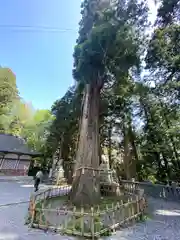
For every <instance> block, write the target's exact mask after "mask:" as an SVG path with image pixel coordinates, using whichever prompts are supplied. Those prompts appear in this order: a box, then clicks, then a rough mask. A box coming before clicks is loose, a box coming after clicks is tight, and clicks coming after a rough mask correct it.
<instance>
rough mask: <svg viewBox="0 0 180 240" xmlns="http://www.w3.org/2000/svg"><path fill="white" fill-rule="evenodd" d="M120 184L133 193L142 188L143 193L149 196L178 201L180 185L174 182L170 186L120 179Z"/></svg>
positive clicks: (179, 199) (179, 198)
mask: <svg viewBox="0 0 180 240" xmlns="http://www.w3.org/2000/svg"><path fill="white" fill-rule="evenodd" d="M121 182H122V185H123V187H124V189H125V190H127V191H128V192H132V193H135V192H137V191H139V190H141V189H143V190H144V194H145V195H146V196H149V197H154V198H161V199H165V200H167V201H175V202H177V201H178V202H179V201H180V187H177V186H176V185H175V184H173V185H172V186H168V185H161V184H153V183H149V182H148V183H147V182H132V181H127V180H122V181H121Z"/></svg>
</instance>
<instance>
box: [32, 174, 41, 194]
mask: <svg viewBox="0 0 180 240" xmlns="http://www.w3.org/2000/svg"><path fill="white" fill-rule="evenodd" d="M42 178H43V172H42V171H41V170H39V171H38V172H37V173H36V177H35V181H34V188H35V190H34V191H35V192H37V191H38V189H39V184H40V182H41V181H42Z"/></svg>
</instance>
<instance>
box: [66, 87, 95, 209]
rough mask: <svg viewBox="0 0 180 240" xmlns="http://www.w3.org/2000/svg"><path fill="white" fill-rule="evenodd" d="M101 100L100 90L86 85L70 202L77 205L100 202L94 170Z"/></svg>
mask: <svg viewBox="0 0 180 240" xmlns="http://www.w3.org/2000/svg"><path fill="white" fill-rule="evenodd" d="M99 99H100V91H99V89H98V88H97V87H96V86H93V87H92V86H91V85H86V92H85V98H84V104H83V114H82V121H81V128H80V137H79V145H78V150H77V156H76V166H75V176H74V179H73V184H72V190H71V193H70V200H71V201H72V203H73V204H75V205H83V206H84V205H94V204H96V203H98V202H99V201H100V181H99V173H98V172H97V171H94V170H92V169H98V168H99ZM79 168H84V169H83V170H82V169H81V170H78V169H79Z"/></svg>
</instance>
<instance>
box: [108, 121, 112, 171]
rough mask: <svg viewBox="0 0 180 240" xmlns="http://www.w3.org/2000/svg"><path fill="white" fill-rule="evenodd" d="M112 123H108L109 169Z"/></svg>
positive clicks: (110, 162) (110, 164)
mask: <svg viewBox="0 0 180 240" xmlns="http://www.w3.org/2000/svg"><path fill="white" fill-rule="evenodd" d="M111 137H112V123H111V122H110V123H109V128H108V158H109V166H110V168H111V167H112V157H111V155H112V140H111Z"/></svg>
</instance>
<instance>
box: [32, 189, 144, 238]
mask: <svg viewBox="0 0 180 240" xmlns="http://www.w3.org/2000/svg"><path fill="white" fill-rule="evenodd" d="M69 190H70V187H69V186H66V187H57V188H54V189H48V190H46V191H45V192H43V193H40V194H37V195H36V196H35V197H32V198H31V201H30V206H29V216H30V218H29V224H30V226H31V227H35V228H40V229H46V230H48V229H49V230H53V231H56V232H61V233H64V234H68V235H76V236H83V237H87V238H91V239H94V238H99V237H100V236H102V235H107V234H109V233H110V232H111V231H115V230H116V229H117V228H118V227H120V226H121V225H124V224H126V223H129V222H134V221H135V220H136V219H138V218H140V217H141V216H142V215H143V212H144V209H145V199H144V198H143V197H140V196H138V195H135V194H130V196H129V197H128V199H126V201H123V200H120V201H116V202H114V203H113V202H112V203H111V204H106V205H105V206H103V208H102V207H101V205H100V206H96V207H92V208H91V209H85V208H76V207H72V209H70V208H66V207H65V208H64V207H63V206H62V207H60V208H54V209H53V208H51V207H48V206H47V204H46V201H47V200H48V199H51V198H53V197H59V196H60V197H61V196H62V197H63V196H64V195H67V194H68V192H69Z"/></svg>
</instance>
